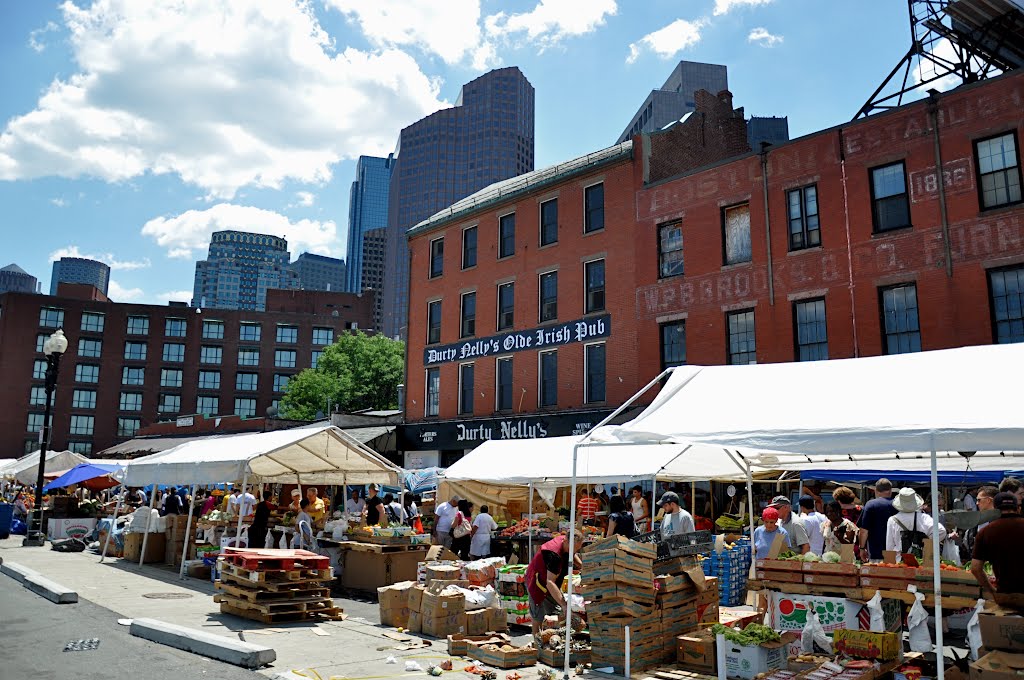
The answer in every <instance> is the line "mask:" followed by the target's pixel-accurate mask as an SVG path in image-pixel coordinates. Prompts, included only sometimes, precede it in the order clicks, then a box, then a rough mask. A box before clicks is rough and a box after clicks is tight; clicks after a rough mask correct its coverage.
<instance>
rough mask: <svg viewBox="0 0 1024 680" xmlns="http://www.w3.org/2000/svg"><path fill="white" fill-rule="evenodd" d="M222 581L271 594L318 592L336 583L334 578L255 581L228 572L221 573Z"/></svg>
mask: <svg viewBox="0 0 1024 680" xmlns="http://www.w3.org/2000/svg"><path fill="white" fill-rule="evenodd" d="M220 580H221V582H222V583H228V584H230V585H232V586H236V587H242V588H246V589H248V590H266V591H271V592H293V591H303V590H317V589H320V588H326V587H328V585H327V584H330V583H331V582H333V581H334V579H333V578H319V577H318V578H312V579H295V580H291V579H289V580H286V581H253V580H251V579H249V578H248V577H247V576H238V575H237V574H233V573H231V572H228V571H221V573H220Z"/></svg>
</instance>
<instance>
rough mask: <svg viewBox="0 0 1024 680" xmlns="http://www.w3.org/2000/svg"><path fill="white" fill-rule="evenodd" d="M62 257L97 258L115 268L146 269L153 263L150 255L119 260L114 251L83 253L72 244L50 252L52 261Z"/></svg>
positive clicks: (98, 260)
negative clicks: (138, 258) (135, 258)
mask: <svg viewBox="0 0 1024 680" xmlns="http://www.w3.org/2000/svg"><path fill="white" fill-rule="evenodd" d="M62 257H82V258H85V259H87V260H96V261H97V262H102V263H104V264H105V265H107V266H108V267H110V268H111V269H114V270H131V269H146V268H147V267H149V266H150V265H151V264H152V263H151V262H150V261H149V258H148V257H144V258H142V259H141V260H119V259H117V258H116V257H114V254H113V253H100V254H98V255H89V254H83V253H82V251H81V250H79V249H78V246H76V245H71V246H68V247H66V248H58V249H57V250H55V251H53V252H52V253H50V262H56V261H57V260H59V259H60V258H62Z"/></svg>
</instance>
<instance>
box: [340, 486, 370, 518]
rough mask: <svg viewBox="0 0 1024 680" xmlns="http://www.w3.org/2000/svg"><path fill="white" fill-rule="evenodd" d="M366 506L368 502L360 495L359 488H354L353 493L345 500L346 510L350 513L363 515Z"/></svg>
mask: <svg viewBox="0 0 1024 680" xmlns="http://www.w3.org/2000/svg"><path fill="white" fill-rule="evenodd" d="M365 507H366V502H365V501H364V500H363V499H362V498H360V497H359V489H352V494H351V495H350V496H349V499H348V500H347V501H345V512H346V513H347V514H349V515H361V514H363V508H365Z"/></svg>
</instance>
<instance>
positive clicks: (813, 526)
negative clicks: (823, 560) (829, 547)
mask: <svg viewBox="0 0 1024 680" xmlns="http://www.w3.org/2000/svg"><path fill="white" fill-rule="evenodd" d="M814 506H815V500H814V497H813V496H801V497H800V521H801V522H803V525H804V530H805V531H807V542H808V543H809V544H810V546H811V552H812V553H814V554H815V555H821V554H822V553H823V552H824V551H825V533H824V532H823V531H822V530H821V526H822V525H823V524H824V523H825V522H826V521H828V518H827V517H825V515H823V514H821V513H820V512H818V511H817V510H815V509H814Z"/></svg>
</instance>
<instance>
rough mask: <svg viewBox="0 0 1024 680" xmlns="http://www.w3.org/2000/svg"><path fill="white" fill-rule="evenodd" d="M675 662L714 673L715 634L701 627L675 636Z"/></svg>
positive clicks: (697, 670)
mask: <svg viewBox="0 0 1024 680" xmlns="http://www.w3.org/2000/svg"><path fill="white" fill-rule="evenodd" d="M676 662H677V663H679V665H680V666H682V667H683V668H684V669H686V670H689V671H695V672H697V673H704V674H707V675H714V673H715V636H714V634H713V633H712V632H711V630H710V629H707V628H705V629H703V630H699V631H696V632H693V633H687V634H686V635H680V636H678V637H677V638H676Z"/></svg>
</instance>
